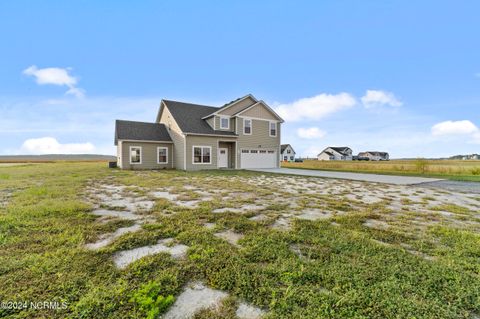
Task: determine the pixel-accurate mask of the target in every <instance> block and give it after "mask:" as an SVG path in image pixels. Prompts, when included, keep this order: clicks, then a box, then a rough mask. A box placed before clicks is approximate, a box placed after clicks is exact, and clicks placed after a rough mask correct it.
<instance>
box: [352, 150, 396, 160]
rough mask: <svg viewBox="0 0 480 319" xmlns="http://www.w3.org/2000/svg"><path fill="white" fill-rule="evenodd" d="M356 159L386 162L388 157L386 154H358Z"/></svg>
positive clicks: (375, 152)
mask: <svg viewBox="0 0 480 319" xmlns="http://www.w3.org/2000/svg"><path fill="white" fill-rule="evenodd" d="M358 158H359V159H360V158H368V159H369V160H370V161H388V160H389V159H390V158H389V155H388V153H387V152H377V151H374V152H372V151H370V152H360V153H358Z"/></svg>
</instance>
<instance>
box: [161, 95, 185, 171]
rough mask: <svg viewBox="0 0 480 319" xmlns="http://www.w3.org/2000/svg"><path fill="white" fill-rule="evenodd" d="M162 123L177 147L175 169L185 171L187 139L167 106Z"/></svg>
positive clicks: (173, 158) (174, 155)
mask: <svg viewBox="0 0 480 319" xmlns="http://www.w3.org/2000/svg"><path fill="white" fill-rule="evenodd" d="M159 122H160V123H163V124H165V126H166V127H167V131H168V133H169V134H170V137H171V138H172V141H173V143H174V144H175V147H174V148H173V156H172V161H173V167H174V168H177V169H181V170H184V169H185V165H184V158H185V151H184V150H185V137H184V136H183V133H182V131H181V130H180V127H179V126H178V124H177V122H175V120H174V118H173V116H172V114H171V113H170V111H169V109H168V108H167V107H166V106H165V104H164V108H163V111H162V115H161V117H160V121H159Z"/></svg>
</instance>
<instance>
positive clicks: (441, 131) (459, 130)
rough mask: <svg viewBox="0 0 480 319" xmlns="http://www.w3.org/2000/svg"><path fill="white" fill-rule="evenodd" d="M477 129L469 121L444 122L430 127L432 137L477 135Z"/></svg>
mask: <svg viewBox="0 0 480 319" xmlns="http://www.w3.org/2000/svg"><path fill="white" fill-rule="evenodd" d="M478 132H479V129H478V127H477V126H476V125H475V124H473V123H472V122H471V121H468V120H463V121H445V122H440V123H437V124H435V125H434V126H432V135H434V136H442V135H443V136H445V135H470V134H474V133H478Z"/></svg>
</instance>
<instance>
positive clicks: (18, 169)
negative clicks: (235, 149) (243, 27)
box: [0, 163, 480, 318]
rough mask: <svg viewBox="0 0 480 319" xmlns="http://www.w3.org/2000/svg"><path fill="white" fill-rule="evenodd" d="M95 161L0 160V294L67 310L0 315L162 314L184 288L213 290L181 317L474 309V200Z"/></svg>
mask: <svg viewBox="0 0 480 319" xmlns="http://www.w3.org/2000/svg"><path fill="white" fill-rule="evenodd" d="M104 166H105V164H104V163H46V164H32V165H25V166H12V167H0V301H2V302H8V301H34V302H40V301H58V302H65V303H66V304H67V309H32V308H29V309H9V307H2V308H0V317H7V318H65V317H70V318H145V317H147V316H151V317H157V316H158V315H161V314H164V315H166V316H167V317H168V316H173V315H172V313H171V312H169V311H172V309H174V308H175V302H177V301H178V300H180V299H182V298H180V297H179V296H181V294H182V293H183V292H185V290H186V289H187V288H186V287H188V286H189V285H191V284H192V283H202V285H205V287H208V289H212V291H219V292H220V291H221V292H223V293H224V294H222V296H223V295H225V296H227V297H225V298H223V299H222V300H221V301H219V302H218V303H217V304H216V306H215V307H214V308H210V309H203V310H200V311H199V312H197V313H196V314H195V315H194V316H195V318H235V317H236V316H237V315H239V314H240V313H239V312H238V309H239V305H241V304H247V305H249V306H250V307H253V308H252V309H256V310H258V311H257V312H255V311H253V312H252V314H253V313H257V314H258V312H260V311H261V312H260V313H262V314H263V318H350V317H355V318H478V316H479V315H480V234H479V231H480V197H479V196H478V195H474V194H461V193H453V192H449V191H445V190H439V189H430V188H421V187H412V186H393V185H382V184H369V183H360V182H351V181H341V180H329V179H319V178H307V177H300V176H280V175H277V176H275V175H267V174H260V173H253V172H244V171H205V172H194V173H185V172H179V171H121V170H116V169H108V168H105V167H104ZM105 212H107V213H109V212H110V213H111V212H116V213H115V214H117V213H118V215H115V214H113V215H112V214H110V215H109V214H105ZM122 213H123V214H122ZM125 216H126V217H125ZM135 225H138V226H137V227H133V226H135ZM125 228H128V229H127V230H128V231H125V232H120V233H117V234H118V236H117V235H113V234H115V233H116V232H117V231H118V230H119V229H125ZM109 236H110V237H109ZM106 238H107V243H106V244H105V245H100V246H99V247H97V248H95V249H92V248H91V246H89V244H90V245H91V244H92V243H98V242H99V241H102V240H105V239H106ZM167 238H168V241H165V239H167ZM159 242H161V243H166V244H165V245H164V246H162V247H163V248H162V249H164V250H163V251H162V252H159V253H154V254H150V255H146V256H143V257H142V258H136V257H132V260H131V262H130V263H129V264H128V265H127V266H126V267H124V268H118V267H117V266H116V264H115V260H116V258H118V256H119V254H122V253H125V252H131V251H137V250H138V248H142V247H152V246H154V245H159ZM177 246H182V247H185V246H186V247H188V248H187V249H186V253H185V254H184V255H183V256H180V257H179V256H174V255H173V254H170V253H169V251H168V248H172V249H173V248H175V247H177ZM89 247H90V248H89ZM165 247H166V248H165ZM137 257H138V256H137ZM217 295H218V294H217ZM252 318H253V317H252Z"/></svg>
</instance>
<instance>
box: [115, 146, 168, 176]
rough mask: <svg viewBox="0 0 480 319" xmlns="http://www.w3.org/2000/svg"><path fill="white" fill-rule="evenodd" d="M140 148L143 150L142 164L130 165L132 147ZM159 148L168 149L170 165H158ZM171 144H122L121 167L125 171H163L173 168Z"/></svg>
mask: <svg viewBox="0 0 480 319" xmlns="http://www.w3.org/2000/svg"><path fill="white" fill-rule="evenodd" d="M131 146H138V147H141V148H142V153H141V154H142V157H141V162H142V163H141V164H130V147H131ZM157 147H167V149H168V163H167V164H157ZM172 149H173V144H171V143H147V142H125V141H123V142H122V147H121V150H122V151H121V154H122V155H121V158H122V160H121V162H122V163H121V167H122V168H123V169H163V168H173V161H172Z"/></svg>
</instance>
